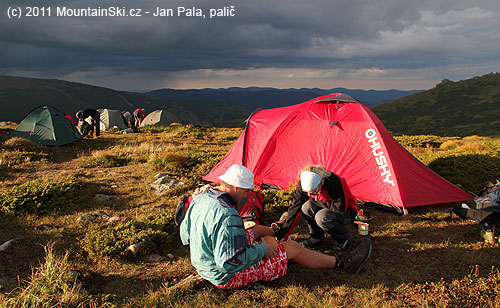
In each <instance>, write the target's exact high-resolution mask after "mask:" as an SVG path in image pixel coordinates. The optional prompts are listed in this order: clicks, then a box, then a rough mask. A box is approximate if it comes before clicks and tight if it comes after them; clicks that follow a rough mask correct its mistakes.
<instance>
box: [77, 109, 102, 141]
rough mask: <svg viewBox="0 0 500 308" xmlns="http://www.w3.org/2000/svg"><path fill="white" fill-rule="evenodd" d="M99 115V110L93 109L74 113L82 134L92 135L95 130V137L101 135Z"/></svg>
mask: <svg viewBox="0 0 500 308" xmlns="http://www.w3.org/2000/svg"><path fill="white" fill-rule="evenodd" d="M100 117H101V116H100V114H99V112H98V111H97V110H95V109H85V110H83V111H82V110H79V111H78V112H77V113H76V118H77V119H78V130H79V131H80V133H81V134H82V135H83V136H86V135H90V136H92V135H93V134H94V130H95V135H96V137H99V136H100V135H101V128H100V125H101V124H100Z"/></svg>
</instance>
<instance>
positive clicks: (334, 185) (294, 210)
mask: <svg viewBox="0 0 500 308" xmlns="http://www.w3.org/2000/svg"><path fill="white" fill-rule="evenodd" d="M323 187H324V188H325V189H326V190H327V191H328V194H329V195H330V198H331V199H332V201H320V200H318V201H317V202H318V203H319V204H320V205H321V206H322V207H324V208H325V209H329V210H331V211H333V212H335V213H345V212H346V211H347V207H348V206H347V198H346V194H345V191H344V188H343V186H342V181H341V179H340V178H339V176H338V175H336V174H335V173H333V172H331V175H330V176H329V177H327V178H325V179H324V183H323ZM292 198H293V199H292V205H291V206H290V207H289V208H288V211H287V213H288V217H287V219H286V220H285V222H284V223H283V225H282V226H281V228H280V230H279V232H278V234H277V237H278V239H282V238H288V235H290V233H291V231H292V230H293V227H295V224H296V223H297V220H298V219H299V217H300V213H301V212H302V211H301V208H302V205H303V204H304V203H305V202H306V201H307V200H309V199H310V198H311V197H309V196H308V195H307V193H305V192H304V191H303V190H302V186H301V185H300V181H299V183H298V184H297V188H296V189H295V191H294V192H293V194H292Z"/></svg>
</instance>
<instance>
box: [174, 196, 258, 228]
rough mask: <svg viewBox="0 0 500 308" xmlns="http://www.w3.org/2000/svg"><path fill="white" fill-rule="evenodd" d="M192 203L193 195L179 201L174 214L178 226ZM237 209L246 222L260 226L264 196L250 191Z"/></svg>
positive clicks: (183, 197)
mask: <svg viewBox="0 0 500 308" xmlns="http://www.w3.org/2000/svg"><path fill="white" fill-rule="evenodd" d="M192 201H193V195H184V196H182V197H180V198H179V201H177V208H176V210H175V214H174V217H175V224H176V225H177V226H180V225H181V223H182V221H183V220H184V217H185V216H186V212H187V210H188V208H189V205H190V204H191V202H192ZM235 208H236V210H237V211H238V213H240V216H241V219H243V220H244V221H253V222H255V223H256V224H260V223H261V221H262V217H263V216H262V214H263V213H264V195H263V194H262V193H261V192H260V191H258V192H257V191H253V190H250V191H249V192H248V193H247V196H246V198H244V199H243V200H241V201H240V203H239V204H238V205H237V206H236V207H235Z"/></svg>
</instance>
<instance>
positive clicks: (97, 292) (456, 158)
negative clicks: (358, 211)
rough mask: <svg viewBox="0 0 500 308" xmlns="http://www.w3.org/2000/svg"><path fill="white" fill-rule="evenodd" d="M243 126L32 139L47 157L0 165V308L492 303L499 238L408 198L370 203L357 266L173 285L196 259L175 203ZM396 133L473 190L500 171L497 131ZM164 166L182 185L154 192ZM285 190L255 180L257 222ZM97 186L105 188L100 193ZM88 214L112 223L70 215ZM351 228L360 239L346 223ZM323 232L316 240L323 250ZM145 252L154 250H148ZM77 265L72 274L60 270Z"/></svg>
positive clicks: (499, 278)
mask: <svg viewBox="0 0 500 308" xmlns="http://www.w3.org/2000/svg"><path fill="white" fill-rule="evenodd" d="M0 133H1V131H0ZM240 133H241V129H227V128H220V129H215V128H196V127H191V128H188V127H184V126H169V127H160V128H156V129H150V130H145V131H144V132H142V133H140V134H126V135H120V134H119V133H117V132H112V131H110V132H104V133H103V135H102V136H101V137H100V138H98V139H88V140H86V143H78V144H75V145H74V147H72V148H67V147H62V148H55V149H51V150H50V151H49V150H47V149H46V148H35V149H29V151H31V153H33V154H40V155H42V154H43V153H47V155H48V156H47V157H48V158H47V159H41V160H19V161H18V162H16V164H11V165H7V164H4V165H3V167H2V169H1V170H0V171H1V172H0V176H1V177H2V181H0V202H1V203H0V204H1V207H0V209H2V210H1V211H0V225H1V226H2V232H0V245H1V244H2V243H4V242H6V241H8V240H10V239H14V238H16V239H17V240H16V242H15V243H14V245H13V246H12V247H11V248H10V249H9V250H7V251H5V252H0V278H2V279H3V278H4V277H5V278H9V279H10V280H9V279H7V282H2V280H1V279H0V291H1V292H0V307H1V308H4V307H194V306H201V307H242V306H252V307H301V306H303V307H499V306H500V298H499V297H498V295H497V294H499V293H500V290H499V285H500V274H499V272H498V260H500V250H499V246H500V244H487V243H485V242H483V240H482V238H481V235H480V227H479V226H478V225H477V224H475V223H473V222H469V221H459V220H447V221H443V220H442V219H443V218H445V217H447V216H448V215H449V214H448V213H449V210H450V207H451V205H447V206H441V207H432V208H421V209H417V210H415V211H410V215H408V216H399V215H397V214H395V213H393V212H387V211H382V210H377V209H373V208H368V209H367V210H369V211H370V212H371V214H372V216H373V217H374V219H373V220H372V221H371V222H370V236H371V238H372V241H373V243H374V246H373V251H372V257H371V258H370V260H369V262H368V263H367V268H366V272H364V273H363V274H360V275H348V274H345V273H343V272H342V271H339V270H321V271H318V270H306V269H303V268H301V267H299V266H298V265H296V264H290V266H289V271H288V274H287V275H286V277H284V278H282V279H279V280H277V281H273V282H267V283H259V284H256V285H252V286H248V287H245V288H240V289H236V290H219V289H217V288H215V287H213V286H212V285H210V283H208V282H205V281H191V282H187V283H184V284H179V283H180V282H183V281H184V279H185V278H186V277H189V276H190V275H192V274H195V269H194V268H193V267H192V266H191V265H190V260H189V250H188V248H187V247H184V246H182V245H181V243H180V239H179V234H178V228H177V227H175V225H174V224H173V219H172V213H173V211H174V210H175V207H176V204H177V200H178V199H179V197H181V196H182V195H184V194H188V193H191V192H192V191H194V189H195V188H196V187H197V185H198V184H199V183H201V182H202V180H201V178H202V177H203V176H204V175H205V174H206V173H207V172H208V171H209V170H210V169H211V168H212V167H213V166H215V164H217V162H218V161H219V160H220V159H221V158H222V157H223V156H224V155H225V153H226V152H227V150H228V149H229V148H230V147H231V145H232V143H234V142H235V140H236V138H238V136H239V134H240ZM396 139H397V140H398V141H399V142H400V143H401V144H402V145H403V146H405V148H407V149H408V150H409V151H410V152H411V153H412V154H413V155H414V156H415V157H417V158H418V159H419V160H421V161H422V162H424V163H425V164H427V165H428V166H430V167H431V168H432V169H433V170H435V171H436V172H438V173H439V174H440V175H442V176H444V177H445V178H447V179H448V180H450V181H452V182H453V183H456V184H461V185H462V186H463V187H464V189H466V190H468V191H471V192H474V193H477V192H479V191H480V190H481V189H482V188H484V186H486V185H488V184H489V183H496V181H497V180H499V179H500V171H499V170H500V169H499V168H497V166H498V165H499V164H498V159H499V155H500V139H498V138H486V137H478V136H471V137H466V138H460V137H440V136H435V135H418V136H398V137H396ZM27 150H28V149H23V151H27ZM2 151H4V152H3V153H14V151H17V150H16V149H15V148H5V147H3V148H2ZM9 155H10V154H9ZM52 155H54V156H52ZM52 157H55V158H57V159H52ZM159 172H165V173H168V175H169V176H171V177H174V178H176V179H177V180H179V181H182V182H184V183H185V184H184V185H183V186H181V187H179V188H176V189H175V190H173V191H171V192H168V193H165V194H163V195H156V194H155V193H153V192H152V191H151V189H150V187H149V184H150V183H152V182H153V181H154V180H155V178H154V175H155V174H157V173H159ZM292 191H293V186H292V187H291V188H290V189H288V190H286V191H263V193H264V198H265V216H264V223H265V224H269V223H270V222H273V221H275V220H277V219H279V217H280V215H281V214H282V212H283V211H285V210H286V208H287V206H289V205H290V202H291V192H292ZM96 194H106V195H109V196H111V198H110V199H109V200H99V199H95V198H94V196H95V195H96ZM61 209H64V210H61ZM97 212H102V213H105V214H106V215H108V216H110V217H112V216H115V217H119V220H118V221H115V222H108V221H107V220H102V219H96V220H85V221H79V220H78V218H79V217H82V216H86V215H88V214H94V213H97ZM11 214H15V215H11ZM43 225H49V226H52V229H50V230H44V229H42V226H43ZM349 230H350V231H351V233H352V234H353V235H354V236H355V237H357V236H358V235H356V229H355V226H349ZM306 237H307V226H306V224H305V222H304V221H303V220H299V226H298V228H297V230H296V231H295V232H294V234H293V235H292V238H293V239H296V240H299V241H300V240H302V239H305V238H306ZM138 242H150V243H154V245H153V246H152V247H153V248H152V251H147V252H146V253H145V254H144V255H141V256H137V257H134V256H131V255H129V254H128V253H127V252H126V248H127V247H128V246H129V245H132V244H136V243H138ZM51 243H52V244H51ZM330 243H331V239H330V238H327V241H326V243H325V244H322V245H320V246H319V247H318V248H317V249H318V250H320V251H322V252H325V253H330V254H331V253H333V251H331V250H330V249H329V244H330ZM152 253H154V254H159V255H161V256H162V257H163V259H162V260H161V261H159V262H158V261H151V260H150V259H149V256H150V254H152ZM55 264H58V265H59V266H56V265H55ZM74 269H75V270H78V272H79V273H81V277H80V279H79V280H77V281H76V282H75V280H74V276H72V275H70V274H69V273H71V270H74ZM17 277H19V278H17Z"/></svg>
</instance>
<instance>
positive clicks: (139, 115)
mask: <svg viewBox="0 0 500 308" xmlns="http://www.w3.org/2000/svg"><path fill="white" fill-rule="evenodd" d="M145 117H146V111H145V110H144V109H142V108H137V109H136V110H134V119H135V123H134V124H135V127H140V126H141V123H142V121H144V118H145Z"/></svg>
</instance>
